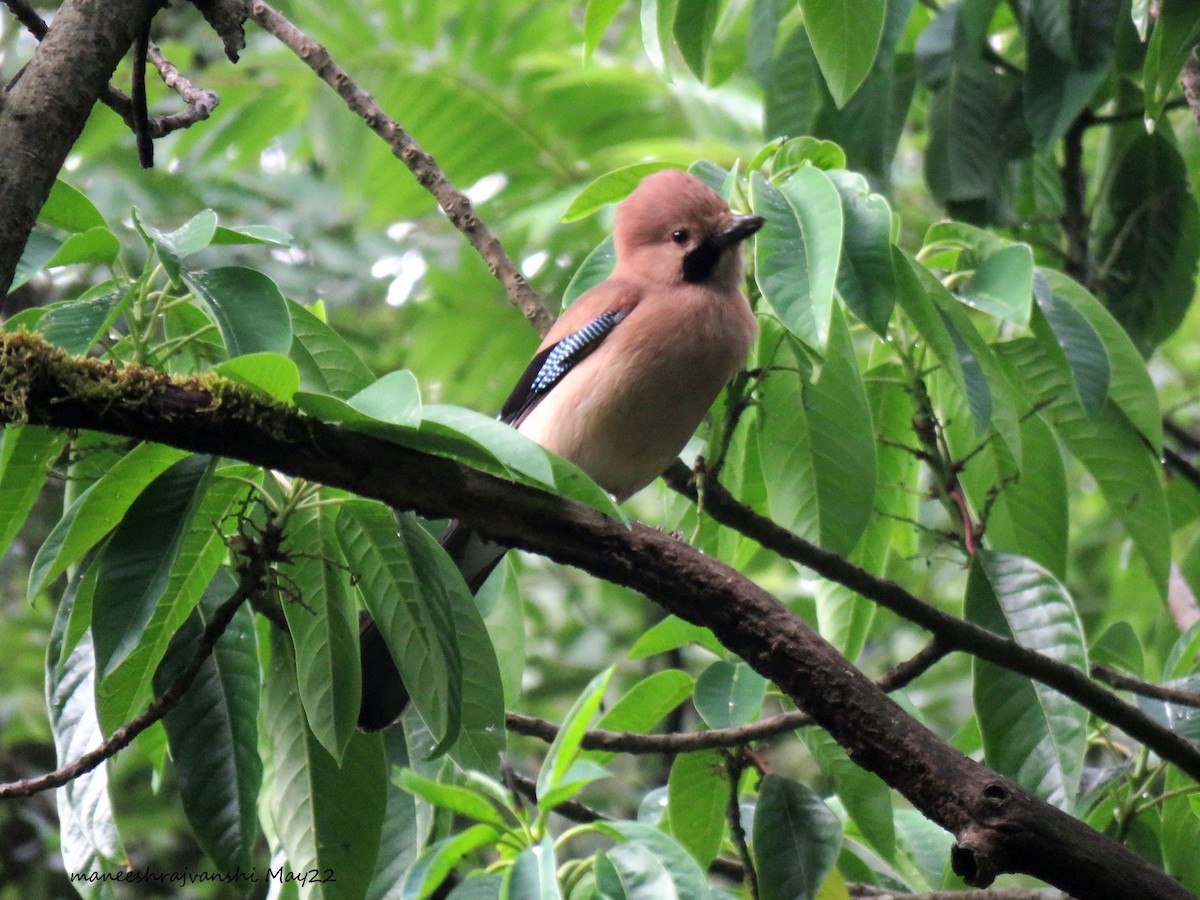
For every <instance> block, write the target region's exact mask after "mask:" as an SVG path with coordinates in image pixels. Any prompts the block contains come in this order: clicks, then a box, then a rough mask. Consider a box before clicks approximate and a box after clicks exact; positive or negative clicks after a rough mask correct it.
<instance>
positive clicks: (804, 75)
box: [751, 2, 822, 138]
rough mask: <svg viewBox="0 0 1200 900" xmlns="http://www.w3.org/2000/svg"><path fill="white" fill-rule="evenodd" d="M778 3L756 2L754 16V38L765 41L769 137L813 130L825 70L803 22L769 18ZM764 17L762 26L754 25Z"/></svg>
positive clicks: (765, 107) (764, 80) (765, 113)
mask: <svg viewBox="0 0 1200 900" xmlns="http://www.w3.org/2000/svg"><path fill="white" fill-rule="evenodd" d="M777 5H779V4H775V3H769V2H763V3H755V4H754V13H753V15H754V17H755V18H754V19H752V20H751V25H752V31H751V40H755V39H757V40H758V41H761V43H762V52H763V54H764V56H765V57H766V59H765V63H764V66H763V68H762V71H761V73H760V74H759V75H758V78H759V81H760V82H761V83H762V86H763V93H764V97H763V132H764V136H765V137H768V138H774V137H797V136H799V135H803V134H808V133H809V132H810V131H811V130H812V124H813V120H814V118H815V117H816V115H817V112H818V110H819V109H820V99H821V90H820V88H821V83H822V82H821V70H820V67H819V66H818V65H817V58H816V56H814V55H813V49H812V43H811V42H810V41H809V39H808V32H807V31H805V30H804V26H803V25H802V24H801V23H799V22H798V21H795V20H794V18H792V19H789V20H788V21H787V22H786V23H781V22H780V21H779V20H778V19H774V20H769V19H767V18H766V17H767V16H768V15H769V14H770V11H771V10H772V7H775V6H777ZM760 20H761V24H760V25H759V29H754V27H753V26H754V25H756V24H758V23H759V22H760ZM782 29H787V31H786V32H785V33H786V34H787V37H785V38H784V39H783V40H782V41H780V40H779V37H778V34H779V32H780V30H782ZM777 43H778V48H777V47H776V45H777Z"/></svg>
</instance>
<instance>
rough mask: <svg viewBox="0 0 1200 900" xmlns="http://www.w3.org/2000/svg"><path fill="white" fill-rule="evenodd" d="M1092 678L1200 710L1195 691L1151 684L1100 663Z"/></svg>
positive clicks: (1093, 669)
mask: <svg viewBox="0 0 1200 900" xmlns="http://www.w3.org/2000/svg"><path fill="white" fill-rule="evenodd" d="M1092 677H1093V678H1095V679H1097V680H1098V681H1103V682H1104V683H1105V684H1110V685H1112V686H1113V687H1115V688H1118V689H1120V690H1123V691H1132V692H1133V693H1135V694H1139V695H1141V696H1143V697H1152V698H1153V699H1155V700H1165V701H1166V702H1168V703H1179V704H1181V705H1183V706H1194V707H1196V708H1197V709H1200V693H1197V692H1195V691H1184V690H1180V689H1179V688H1171V687H1165V686H1164V685H1161V684H1151V683H1150V682H1148V681H1142V679H1140V678H1134V677H1133V676H1131V675H1124V674H1122V673H1121V672H1118V671H1117V670H1116V669H1110V668H1109V667H1108V666H1102V665H1100V664H1099V663H1096V664H1094V665H1093V666H1092Z"/></svg>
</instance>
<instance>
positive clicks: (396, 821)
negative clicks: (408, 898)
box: [367, 728, 432, 900]
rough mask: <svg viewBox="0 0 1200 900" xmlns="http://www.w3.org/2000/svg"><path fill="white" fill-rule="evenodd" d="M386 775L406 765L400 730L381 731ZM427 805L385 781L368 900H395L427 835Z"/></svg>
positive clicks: (403, 735) (401, 730) (388, 729)
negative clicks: (376, 849) (384, 808)
mask: <svg viewBox="0 0 1200 900" xmlns="http://www.w3.org/2000/svg"><path fill="white" fill-rule="evenodd" d="M382 735H383V744H384V750H385V751H386V753H387V767H388V771H389V772H394V771H396V769H398V768H403V767H405V766H407V765H408V764H409V750H408V743H407V741H406V739H405V733H404V729H403V728H387V729H384V731H383V732H382ZM427 811H428V806H427V805H425V804H420V805H418V803H417V800H416V798H415V797H413V795H412V794H410V793H408V791H406V790H404V789H402V788H400V787H399V786H397V785H396V783H395V781H394V780H392V779H388V786H387V808H386V810H385V811H384V814H383V831H382V832H381V833H380V836H379V855H378V857H376V860H375V874H374V876H373V877H372V879H371V887H370V889H369V890H368V891H367V900H396V894H397V893H398V890H399V888H400V887H401V886H402V885H403V883H404V876H405V874H406V873H407V872H408V870H409V869H410V868H411V867H412V865H413V863H414V862H415V861H416V858H417V853H418V851H419V850H420V849H421V845H422V844H423V843H424V840H425V837H426V836H427V833H428V830H429V827H430V825H431V824H432V822H431V819H432V816H431V815H429V814H428V813H427Z"/></svg>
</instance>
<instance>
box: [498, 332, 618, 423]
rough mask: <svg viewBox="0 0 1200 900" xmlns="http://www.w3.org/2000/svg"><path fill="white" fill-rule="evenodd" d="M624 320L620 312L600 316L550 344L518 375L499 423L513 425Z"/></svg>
mask: <svg viewBox="0 0 1200 900" xmlns="http://www.w3.org/2000/svg"><path fill="white" fill-rule="evenodd" d="M624 317H625V312H624V311H623V310H621V311H618V310H610V311H609V312H606V313H601V314H600V315H598V316H596V318H594V319H592V321H590V322H588V323H587V324H586V325H584V326H583V327H582V328H580V329H579V330H578V331H573V332H571V333H570V334H568V335H567V336H566V337H565V338H563V339H562V340H561V341H559V342H558V343H557V344H551V345H550V346H549V347H547V348H546V349H544V350H543V351H542V352H541V353H539V354H538V355H537V356H535V357H534V358H533V359H532V360H531V361H530V363H529V366H528V367H527V368H526V369H525V372H524V373H523V374H522V375H521V378H520V380H519V381H518V382H517V386H516V387H515V388H513V392H512V393H511V394H509V396H508V400H506V401H505V403H504V406H503V407H502V408H501V409H500V415H499V416H498V417H497V418H499V419H500V421H501V422H507V423H508V424H510V425H516V424H517V423H518V422H520V421H521V419H523V418H524V417H525V415H526V414H527V413H528V412H529V411H530V410H531V409H533V408H534V407H535V406H537V405H538V403H539V402H540V401H541V399H542V398H543V397H545V396H546V394H548V393H550V390H551V389H552V388H553V387H554V386H555V385H556V384H558V383H559V382H560V381H562V379H563V376H565V375H566V374H567V373H568V372H570V371H571V369H573V368H575V366H577V365H578V364H579V362H580V360H582V359H584V358H585V357H586V356H587V355H588V354H589V353H591V352H592V351H593V350H595V349H596V348H597V347H599V346H600V343H601V342H602V341H603V340H604V338H605V337H607V336H608V334H609V332H611V331H612V330H613V329H614V328H616V326H617V323H618V322H620V321H621V319H623V318H624Z"/></svg>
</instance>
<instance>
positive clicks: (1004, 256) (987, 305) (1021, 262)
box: [958, 244, 1033, 326]
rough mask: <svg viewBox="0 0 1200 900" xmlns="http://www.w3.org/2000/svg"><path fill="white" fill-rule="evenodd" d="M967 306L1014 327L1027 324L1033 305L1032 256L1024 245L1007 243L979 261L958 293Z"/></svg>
mask: <svg viewBox="0 0 1200 900" xmlns="http://www.w3.org/2000/svg"><path fill="white" fill-rule="evenodd" d="M958 293H959V296H960V298H961V299H962V300H964V301H965V302H966V303H967V304H968V305H970V306H974V307H975V308H976V309H980V310H982V311H983V312H986V313H988V314H989V315H992V316H995V317H996V318H998V319H1003V320H1005V321H1007V322H1012V323H1013V324H1015V325H1021V326H1025V325H1027V324H1028V323H1029V310H1030V306H1031V305H1032V302H1033V253H1032V251H1031V250H1030V249H1029V247H1027V246H1026V245H1025V244H1010V245H1009V246H1007V247H1004V248H1002V249H999V250H996V251H995V252H994V253H990V254H988V255H987V256H986V257H984V258H983V259H982V260H980V261H979V265H978V266H976V268H975V274H973V275H972V276H971V278H970V280H969V281H967V283H966V284H965V285H963V287H962V288H961V289H960V290H959V292H958Z"/></svg>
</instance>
